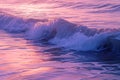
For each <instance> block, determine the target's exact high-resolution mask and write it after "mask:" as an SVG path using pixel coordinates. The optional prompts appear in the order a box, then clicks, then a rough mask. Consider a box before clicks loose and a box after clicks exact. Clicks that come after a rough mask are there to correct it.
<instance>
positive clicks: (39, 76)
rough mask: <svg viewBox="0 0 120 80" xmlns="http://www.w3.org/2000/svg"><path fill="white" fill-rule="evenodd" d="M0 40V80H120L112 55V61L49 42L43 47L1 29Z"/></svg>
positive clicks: (119, 65)
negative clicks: (51, 44) (61, 47)
mask: <svg viewBox="0 0 120 80" xmlns="http://www.w3.org/2000/svg"><path fill="white" fill-rule="evenodd" d="M17 35H19V34H17ZM0 39H1V40H0V80H119V78H120V76H119V74H120V64H119V61H114V60H113V61H112V60H111V59H112V58H110V60H111V61H109V60H108V61H107V60H106V61H104V59H100V58H99V59H98V56H96V55H91V56H90V54H91V53H90V52H89V54H85V53H84V54H83V53H82V52H75V51H67V50H64V49H63V50H62V49H60V48H53V46H52V47H51V46H49V45H47V47H46V46H43V45H42V44H39V43H36V44H35V43H34V44H32V42H28V41H26V40H25V39H23V38H18V37H16V35H15V34H8V33H6V32H4V31H0ZM35 45H37V46H35ZM38 45H39V46H38ZM48 46H49V47H48ZM105 59H106V58H105ZM102 60H103V61H102Z"/></svg>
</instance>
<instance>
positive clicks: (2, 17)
mask: <svg viewBox="0 0 120 80" xmlns="http://www.w3.org/2000/svg"><path fill="white" fill-rule="evenodd" d="M41 22H44V21H41V20H36V19H23V18H19V17H16V16H12V15H8V14H2V13H1V14H0V29H3V30H5V31H7V32H12V33H18V32H19V33H23V32H24V33H25V34H24V36H25V38H26V39H31V40H37V41H41V42H48V43H51V44H55V45H56V46H59V47H64V48H67V49H72V50H79V51H101V50H105V49H113V47H114V49H115V47H116V45H113V44H114V41H113V39H118V40H119V36H120V29H96V28H88V27H86V26H83V25H76V24H74V23H71V22H68V21H66V20H64V19H55V20H53V21H50V22H46V23H44V24H40V23H41ZM119 42H120V40H119ZM111 46H112V47H111Z"/></svg>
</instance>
